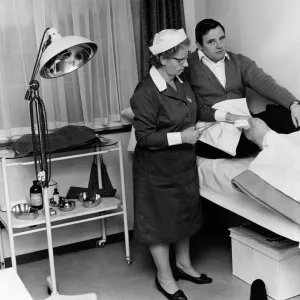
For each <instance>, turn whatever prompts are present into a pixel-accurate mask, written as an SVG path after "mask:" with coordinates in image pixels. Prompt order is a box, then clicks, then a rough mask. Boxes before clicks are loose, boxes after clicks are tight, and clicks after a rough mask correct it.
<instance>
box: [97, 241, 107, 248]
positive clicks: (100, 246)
mask: <svg viewBox="0 0 300 300" xmlns="http://www.w3.org/2000/svg"><path fill="white" fill-rule="evenodd" d="M104 246H105V241H104V240H100V241H97V242H96V247H98V248H103V247H104Z"/></svg>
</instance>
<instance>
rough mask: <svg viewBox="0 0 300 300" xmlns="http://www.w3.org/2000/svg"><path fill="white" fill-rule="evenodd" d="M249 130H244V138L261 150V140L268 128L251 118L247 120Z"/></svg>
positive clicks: (256, 119)
mask: <svg viewBox="0 0 300 300" xmlns="http://www.w3.org/2000/svg"><path fill="white" fill-rule="evenodd" d="M248 122H249V125H250V128H249V129H244V130H243V131H244V134H245V136H246V138H247V139H248V140H250V141H252V142H253V143H255V144H257V145H258V146H259V148H260V149H263V140H264V137H265V135H266V133H267V132H268V131H269V130H271V129H270V127H269V126H268V125H267V124H266V123H265V122H264V121H263V120H261V119H258V118H251V119H249V120H248Z"/></svg>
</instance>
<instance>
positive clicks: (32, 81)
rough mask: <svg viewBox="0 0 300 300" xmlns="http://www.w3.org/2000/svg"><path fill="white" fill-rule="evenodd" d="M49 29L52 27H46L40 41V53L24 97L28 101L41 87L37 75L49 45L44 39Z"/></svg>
mask: <svg viewBox="0 0 300 300" xmlns="http://www.w3.org/2000/svg"><path fill="white" fill-rule="evenodd" d="M49 29H50V27H48V28H46V29H45V31H44V33H43V37H42V39H41V42H40V46H39V50H38V54H37V57H36V60H35V63H34V67H33V71H32V74H31V79H30V82H29V85H28V88H27V91H26V94H25V97H24V98H25V100H28V101H29V100H30V99H31V97H32V94H33V91H37V90H38V89H39V87H40V84H39V83H38V81H37V80H36V75H37V72H38V70H39V67H40V60H41V56H42V54H43V52H44V50H45V48H46V47H47V41H46V42H45V43H44V40H45V35H46V32H47V31H48V30H49Z"/></svg>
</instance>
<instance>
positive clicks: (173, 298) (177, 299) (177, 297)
mask: <svg viewBox="0 0 300 300" xmlns="http://www.w3.org/2000/svg"><path fill="white" fill-rule="evenodd" d="M155 284H156V287H157V289H158V290H159V291H160V292H161V293H162V294H163V295H164V296H165V297H166V298H167V299H170V300H188V298H187V297H186V295H185V294H184V292H183V291H182V290H178V291H177V292H175V293H174V294H169V293H168V292H166V291H165V290H164V289H163V287H162V286H161V285H160V283H159V281H158V279H157V277H155Z"/></svg>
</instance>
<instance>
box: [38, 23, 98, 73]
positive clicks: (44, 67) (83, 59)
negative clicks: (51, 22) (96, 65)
mask: <svg viewBox="0 0 300 300" xmlns="http://www.w3.org/2000/svg"><path fill="white" fill-rule="evenodd" d="M49 39H50V41H51V43H50V44H49V46H48V47H47V48H46V49H45V51H44V52H43V54H42V56H41V60H40V75H41V76H42V77H44V78H56V77H60V76H63V75H66V74H68V73H71V72H73V71H75V70H77V69H78V68H80V67H82V66H83V65H84V64H86V63H87V62H88V61H89V60H90V59H91V58H92V57H93V56H94V55H95V53H96V52H97V49H98V46H97V44H95V43H93V42H92V41H90V40H89V39H86V38H84V37H81V36H66V37H62V36H61V35H60V34H59V33H58V32H57V30H56V29H54V28H51V29H49Z"/></svg>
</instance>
